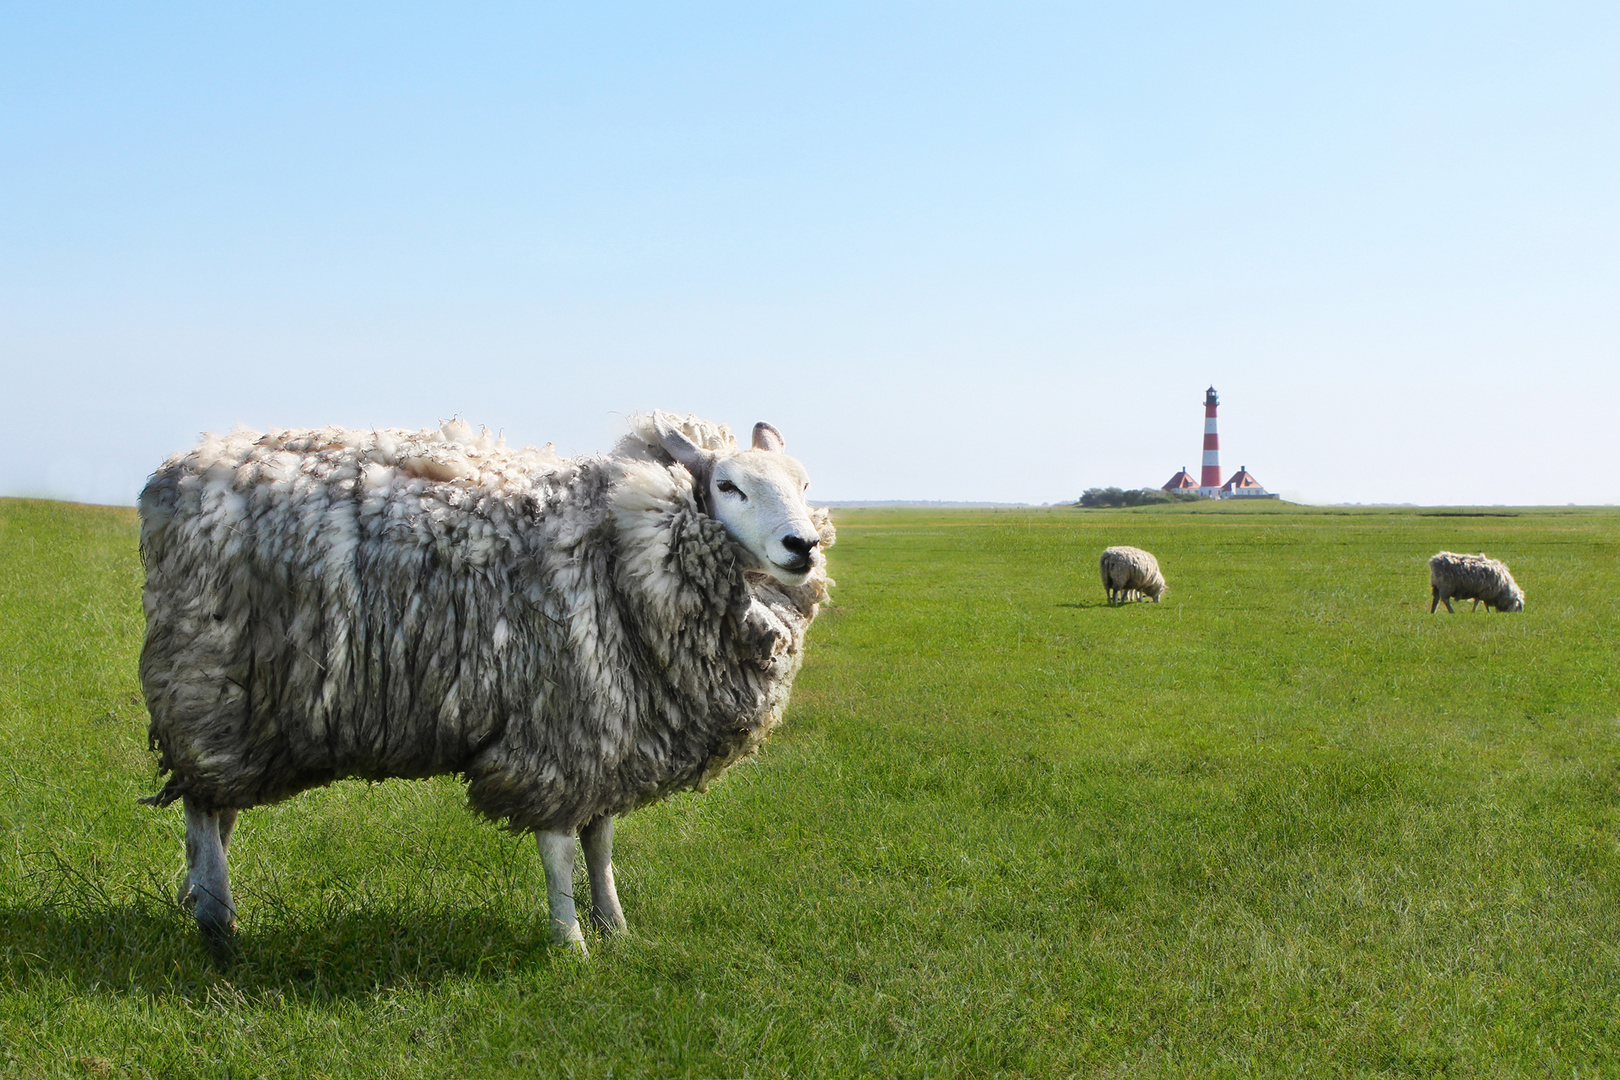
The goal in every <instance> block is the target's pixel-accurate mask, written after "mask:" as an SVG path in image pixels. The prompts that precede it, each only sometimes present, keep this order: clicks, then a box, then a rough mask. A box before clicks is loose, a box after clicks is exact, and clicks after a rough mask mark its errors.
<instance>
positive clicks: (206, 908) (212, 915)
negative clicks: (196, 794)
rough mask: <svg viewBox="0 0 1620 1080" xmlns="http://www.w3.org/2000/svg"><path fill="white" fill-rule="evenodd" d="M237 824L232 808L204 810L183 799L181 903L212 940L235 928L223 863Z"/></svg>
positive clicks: (226, 934)
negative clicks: (183, 858) (183, 867)
mask: <svg viewBox="0 0 1620 1080" xmlns="http://www.w3.org/2000/svg"><path fill="white" fill-rule="evenodd" d="M235 825H236V811H235V810H204V809H202V808H201V807H200V806H199V805H198V803H197V802H196V800H194V799H191V798H189V797H188V798H187V799H186V866H187V868H188V869H187V874H186V884H185V887H184V888H182V889H181V891H180V902H181V903H182V904H184V905H186V906H188V907H190V908H191V909H192V914H193V915H194V916H195V917H196V920H197V925H198V926H199V927H201V928H202V931H203V933H204V934H206V935H207V936H208V937H210V938H212V939H221V938H225V937H228V936H230V934H231V933H232V932H233V931H235V930H236V903H235V902H234V901H233V900H232V899H231V874H230V870H229V869H228V868H227V867H226V865H225V846H226V844H228V843H229V842H230V836H231V829H232V828H233V827H234V826H235Z"/></svg>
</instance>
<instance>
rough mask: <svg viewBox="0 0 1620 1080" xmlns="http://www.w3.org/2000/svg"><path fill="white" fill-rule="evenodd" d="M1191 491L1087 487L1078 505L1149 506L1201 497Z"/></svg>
mask: <svg viewBox="0 0 1620 1080" xmlns="http://www.w3.org/2000/svg"><path fill="white" fill-rule="evenodd" d="M1201 497H1202V496H1199V495H1195V494H1193V493H1191V492H1182V491H1176V492H1170V491H1163V490H1161V489H1159V488H1132V489H1131V490H1129V491H1124V490H1121V489H1120V488H1117V487H1107V488H1087V489H1086V493H1085V494H1084V495H1082V496H1080V501H1079V502H1077V503H1076V504H1075V505H1076V506H1085V507H1101V506H1149V505H1152V504H1154V503H1168V502H1189V501H1191V500H1193V499H1198V498H1201Z"/></svg>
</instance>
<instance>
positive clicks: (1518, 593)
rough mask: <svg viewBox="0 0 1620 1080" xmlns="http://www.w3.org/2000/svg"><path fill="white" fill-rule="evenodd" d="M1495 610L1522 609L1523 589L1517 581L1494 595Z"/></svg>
mask: <svg viewBox="0 0 1620 1080" xmlns="http://www.w3.org/2000/svg"><path fill="white" fill-rule="evenodd" d="M1496 610H1497V611H1523V610H1524V590H1523V589H1521V588H1519V586H1518V584H1517V583H1514V584H1513V585H1510V586H1508V587H1507V588H1506V589H1503V590H1502V591H1501V592H1500V593H1498V594H1497V595H1496Z"/></svg>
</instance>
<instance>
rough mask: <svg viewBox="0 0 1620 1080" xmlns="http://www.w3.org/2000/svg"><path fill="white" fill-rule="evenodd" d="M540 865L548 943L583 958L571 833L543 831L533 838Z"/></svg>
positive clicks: (583, 950) (583, 943)
mask: <svg viewBox="0 0 1620 1080" xmlns="http://www.w3.org/2000/svg"><path fill="white" fill-rule="evenodd" d="M535 839H536V841H537V842H538V843H539V845H540V862H541V863H542V864H543V865H544V866H545V868H546V903H547V905H548V906H549V907H550V908H551V943H552V944H553V945H567V946H569V947H570V948H573V949H574V950H575V951H577V952H578V953H579V954H580V955H581V956H583V955H585V953H586V949H585V935H584V934H582V933H580V932H579V915H578V914H577V913H576V912H575V911H574V851H575V845H574V837H573V834H572V833H559V832H543V833H539V834H537V835H536V837H535Z"/></svg>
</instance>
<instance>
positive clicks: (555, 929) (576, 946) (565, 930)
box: [551, 923, 591, 960]
mask: <svg viewBox="0 0 1620 1080" xmlns="http://www.w3.org/2000/svg"><path fill="white" fill-rule="evenodd" d="M551 944H552V946H553V947H554V948H558V949H566V950H568V951H569V952H570V953H572V954H574V955H575V956H577V957H579V958H580V959H581V960H584V959H588V958H589V957H590V955H591V951H590V950H589V949H587V948H586V947H585V935H584V934H582V933H580V932H579V924H578V923H575V924H574V925H573V926H557V925H553V926H552V928H551Z"/></svg>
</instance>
